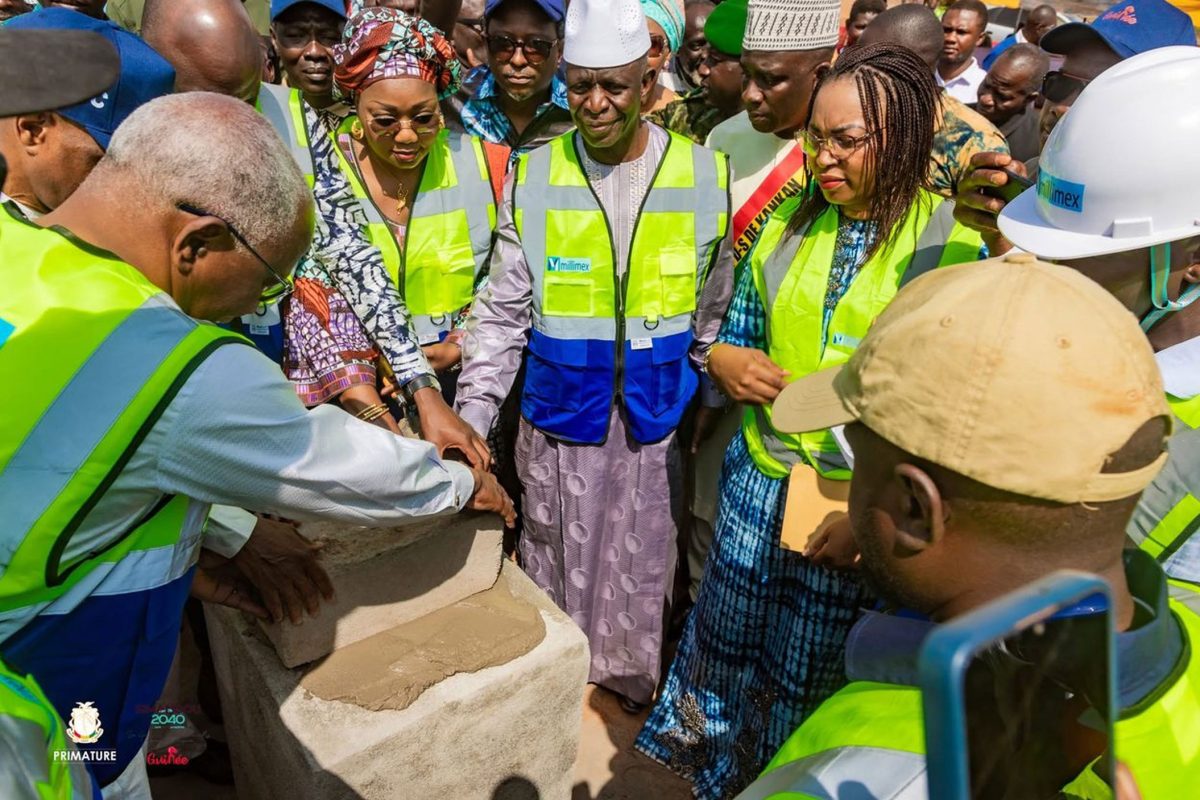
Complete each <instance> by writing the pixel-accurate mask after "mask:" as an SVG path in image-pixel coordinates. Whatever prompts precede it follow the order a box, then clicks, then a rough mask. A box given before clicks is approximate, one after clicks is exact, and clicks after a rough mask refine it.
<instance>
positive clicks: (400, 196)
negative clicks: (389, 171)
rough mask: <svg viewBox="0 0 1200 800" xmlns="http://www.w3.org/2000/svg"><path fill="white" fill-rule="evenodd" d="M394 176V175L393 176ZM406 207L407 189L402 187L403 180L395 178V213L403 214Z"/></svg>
mask: <svg viewBox="0 0 1200 800" xmlns="http://www.w3.org/2000/svg"><path fill="white" fill-rule="evenodd" d="M393 177H395V176H393ZM407 207H408V189H406V188H405V187H404V182H403V181H401V180H400V179H399V178H396V213H397V214H403V213H404V209H405V208H407Z"/></svg>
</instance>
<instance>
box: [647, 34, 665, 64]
mask: <svg viewBox="0 0 1200 800" xmlns="http://www.w3.org/2000/svg"><path fill="white" fill-rule="evenodd" d="M666 50H667V37H665V36H659V35H658V34H657V33H652V34H650V57H651V58H658V57H659V56H661V55H662V54H663V53H665V52H666Z"/></svg>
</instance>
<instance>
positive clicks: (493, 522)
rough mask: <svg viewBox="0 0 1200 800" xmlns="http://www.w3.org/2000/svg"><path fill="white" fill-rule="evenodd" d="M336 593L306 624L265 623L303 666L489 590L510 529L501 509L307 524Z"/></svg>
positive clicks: (287, 655)
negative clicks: (382, 524)
mask: <svg viewBox="0 0 1200 800" xmlns="http://www.w3.org/2000/svg"><path fill="white" fill-rule="evenodd" d="M300 531H301V532H302V533H303V534H304V535H305V536H307V537H308V538H309V539H312V540H314V541H319V542H322V543H323V544H324V549H323V551H322V556H321V563H322V565H323V566H324V567H325V570H326V571H327V572H328V573H329V577H330V580H331V581H332V582H333V588H334V592H335V593H336V596H335V599H334V600H333V602H330V603H323V604H322V605H321V612H320V614H318V615H317V616H315V617H305V618H304V621H303V622H302V623H301V624H299V625H293V624H292V623H291V622H290V621H288V620H285V621H283V622H281V623H274V624H269V625H268V624H263V630H264V631H265V632H266V634H267V636H268V637H269V638H270V640H271V641H272V643H274V645H275V649H276V650H277V651H278V652H279V658H280V660H281V661H283V663H284V665H285V666H288V667H296V666H299V665H301V664H307V663H309V662H310V661H315V660H316V659H318V658H322V657H324V656H327V655H329V654H330V653H332V652H333V651H334V650H336V649H338V648H340V647H345V646H346V645H349V644H352V643H353V642H357V641H360V640H362V639H366V638H367V637H369V636H373V635H375V634H377V633H379V632H381V631H385V630H388V629H389V628H394V627H395V626H397V625H402V624H404V623H405V622H409V621H411V620H414V619H418V618H419V617H423V616H425V615H426V614H428V613H430V612H431V611H436V610H438V609H439V608H443V607H445V606H448V605H450V604H452V603H456V602H458V601H459V600H462V599H463V598H464V597H469V596H470V595H473V594H475V593H476V592H481V591H483V590H484V589H487V588H489V587H491V586H492V584H494V583H495V582H496V576H497V575H498V574H499V572H500V557H501V543H502V539H503V531H502V529H501V528H500V520H499V518H498V517H496V516H495V515H494V514H457V515H455V516H452V517H451V516H448V517H436V518H433V519H427V520H424V521H421V522H417V523H413V524H412V525H406V526H404V527H402V528H357V527H353V526H349V525H343V524H338V523H329V522H318V523H308V524H305V525H302V526H301V527H300Z"/></svg>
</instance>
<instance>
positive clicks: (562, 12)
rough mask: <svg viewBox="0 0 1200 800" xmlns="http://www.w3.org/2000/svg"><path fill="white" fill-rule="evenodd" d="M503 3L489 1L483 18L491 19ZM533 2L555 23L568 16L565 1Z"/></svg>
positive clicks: (538, 0) (500, 1) (497, 0)
mask: <svg viewBox="0 0 1200 800" xmlns="http://www.w3.org/2000/svg"><path fill="white" fill-rule="evenodd" d="M503 2H504V0H487V4H486V5H485V6H484V7H483V16H484V17H490V16H491V15H492V13H493V12H495V10H496V9H497V8H499V7H500V5H501V4H502V3H503ZM533 2H534V3H536V4H537V7H538V8H540V9H541V10H542V11H544V12H545V13H546V16H547V17H549V18H550V19H552V20H554V21H555V22H562V21H563V17H565V16H566V15H567V8H566V3H565V2H563V0H533Z"/></svg>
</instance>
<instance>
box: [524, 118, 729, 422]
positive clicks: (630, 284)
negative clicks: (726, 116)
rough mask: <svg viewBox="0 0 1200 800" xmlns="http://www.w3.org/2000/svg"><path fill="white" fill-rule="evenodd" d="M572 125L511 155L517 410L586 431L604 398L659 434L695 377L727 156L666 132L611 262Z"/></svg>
mask: <svg viewBox="0 0 1200 800" xmlns="http://www.w3.org/2000/svg"><path fill="white" fill-rule="evenodd" d="M579 147H582V144H580V143H579V142H578V140H577V138H576V134H575V133H574V132H571V133H568V134H564V135H563V136H560V137H558V138H556V139H553V140H552V141H551V142H550V143H549V144H547V145H545V146H544V147H540V148H538V149H536V150H534V151H532V152H530V153H527V154H524V155H522V156H521V158H520V160H519V161H518V162H517V166H516V177H515V179H514V181H513V189H512V192H513V218H514V222H515V224H516V228H517V233H518V235H519V237H520V240H521V249H522V251H523V253H524V256H525V262H526V264H527V265H528V268H529V273H530V279H531V282H532V331H531V333H530V338H529V346H528V357H527V360H526V370H527V371H526V376H525V390H524V394H523V395H522V399H521V412H522V414H523V415H524V417H525V418H526V419H527V420H529V422H530V423H531V424H532V425H533V426H534V427H536V428H538V429H539V430H541V431H543V432H545V433H548V434H550V435H552V436H554V437H556V438H559V439H564V440H568V441H574V442H582V443H587V444H598V443H600V442H603V441H604V440H605V437H606V436H607V434H608V424H609V417H610V413H611V411H612V408H613V403H614V402H623V403H624V406H625V410H626V412H627V413H626V418H627V421H628V424H629V430H630V433H631V435H632V436H633V438H634V439H635V440H637V441H638V442H641V443H649V442H656V441H659V440H661V439H663V438H664V437H665V436H667V435H669V434H670V433H671V431H673V430H674V429H675V427H676V426H677V425H678V424H679V420H680V418H681V416H682V415H683V412H684V410H685V409H686V408H687V405H688V403H689V402H690V401H691V398H692V396H693V394H694V393H695V390H696V387H697V386H698V382H699V381H698V376H697V374H696V371H695V369H694V368H693V367H692V366H691V364H690V363H689V361H688V351H689V349H690V348H691V346H692V342H693V337H692V322H693V315H694V313H695V310H696V302H697V298H698V297H699V295H700V292H701V291H702V289H703V287H704V283H705V281H706V280H707V278H708V273H709V270H710V269H711V268H712V265H713V264H714V263H715V261H716V258H717V253H718V249H719V246H720V244H721V242H722V240H724V239H725V238H726V236H727V233H728V224H729V192H728V186H729V178H728V170H729V168H728V160H727V159H726V157H725V156H724V155H723V154H720V153H717V152H715V151H713V150H709V149H707V148H704V147H701V146H699V145H696V144H693V143H692V142H691V141H690V140H688V139H686V138H685V137H682V136H679V135H678V134H674V133H671V134H669V138H668V141H667V145H666V149H665V150H664V152H663V154H662V157H661V158H660V160H659V163H658V167H657V170H656V172H655V174H654V176H653V178H652V179H651V181H650V187H649V189H648V190H647V191H646V195H645V198H644V199H643V201H642V206H641V209H640V213H639V214H638V216H637V220H636V223H635V229H634V233H633V238H632V244H631V246H630V250H629V258H628V269H626V270H625V272H624V274H622V275H618V274H617V273H618V267H619V264H618V261H617V246H616V242H615V241H614V240H613V234H612V225H611V222H610V221H609V219H608V217H607V216H606V214H605V212H604V209H603V208H602V207H601V205H600V201H599V199H598V198H597V197H596V194H595V192H594V191H593V189H592V187H591V185H590V184H589V183H588V178H587V175H586V173H585V171H584V168H583V162H582V159H581V157H580V154H579V151H578V149H577V148H579Z"/></svg>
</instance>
